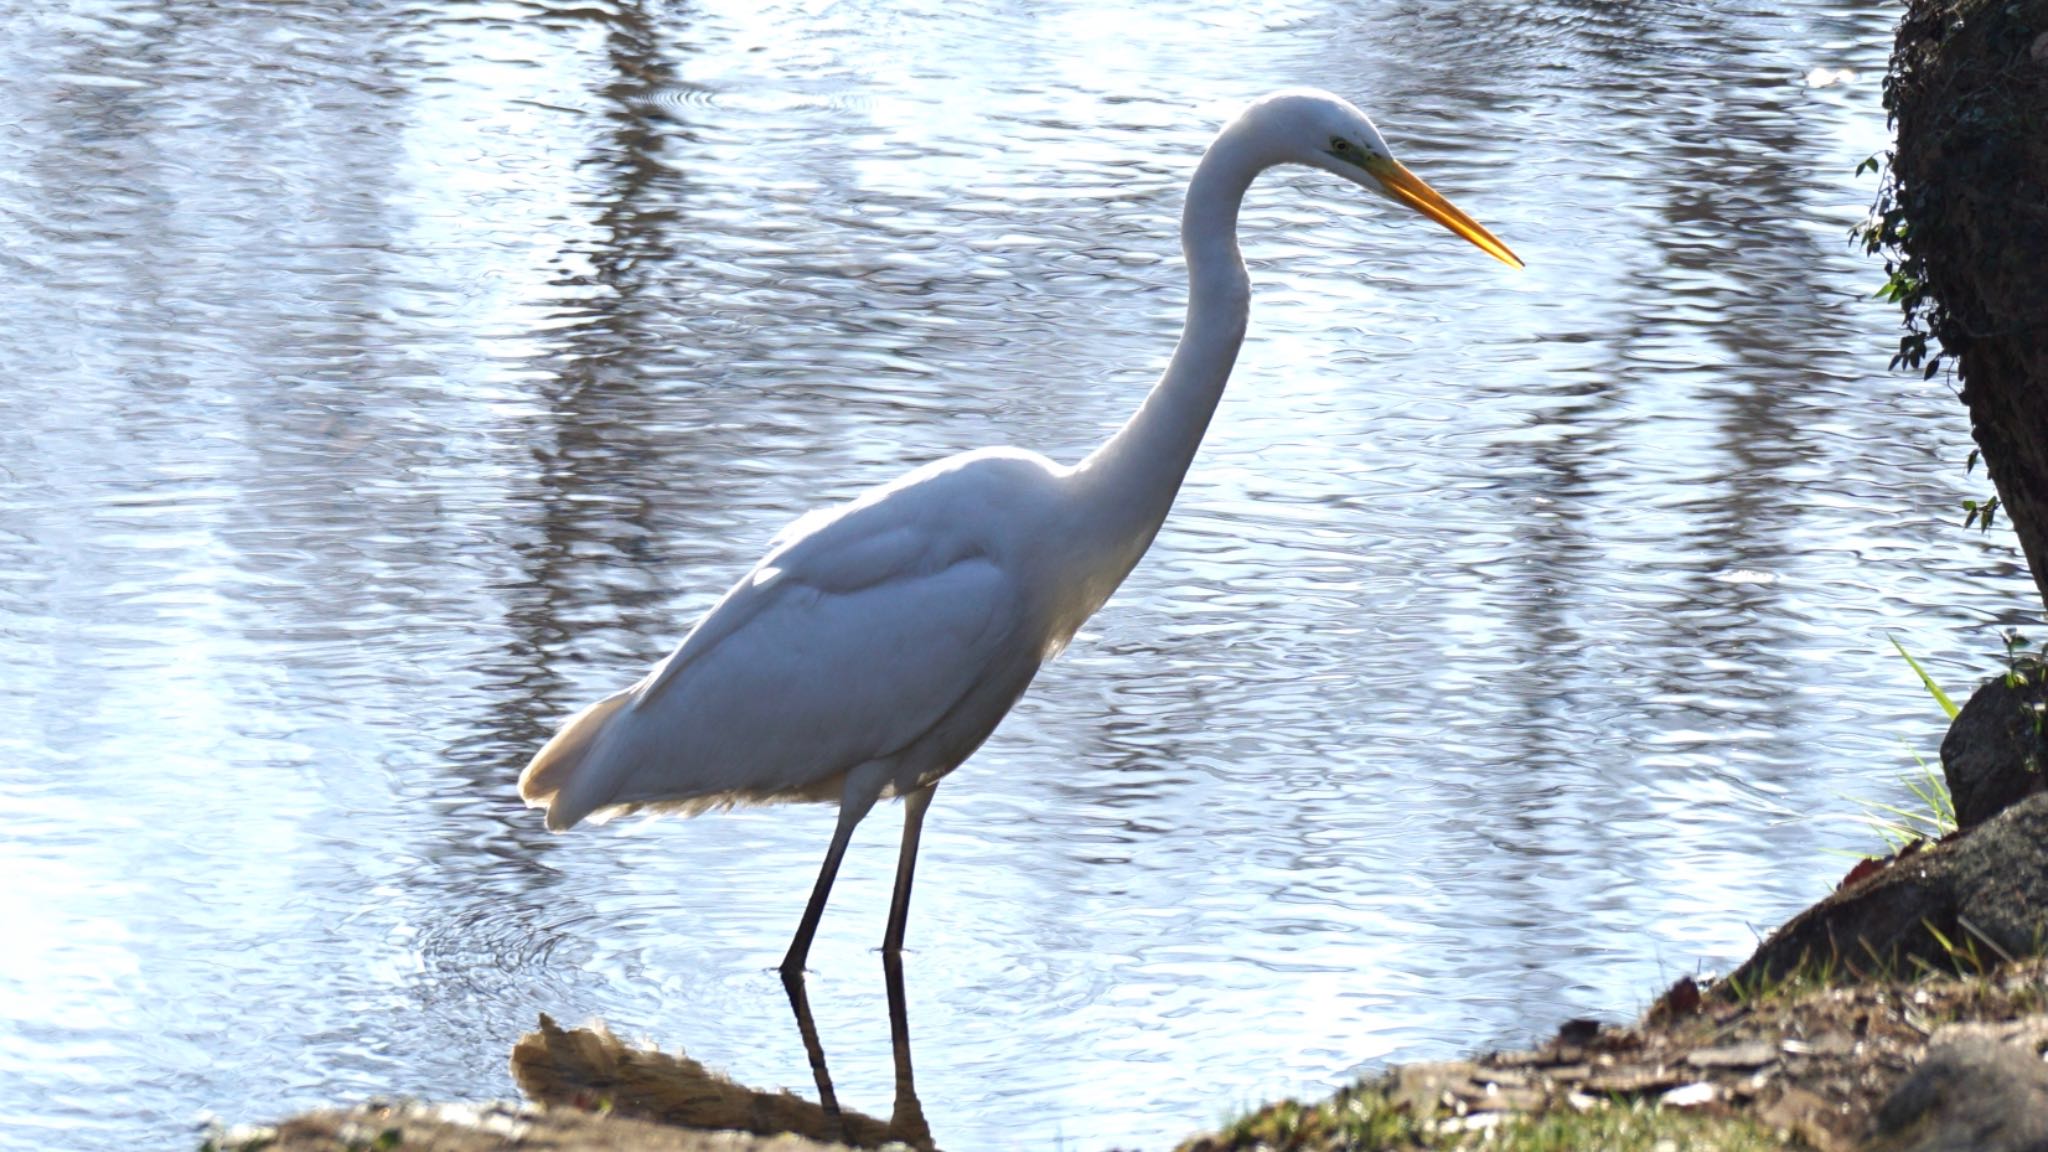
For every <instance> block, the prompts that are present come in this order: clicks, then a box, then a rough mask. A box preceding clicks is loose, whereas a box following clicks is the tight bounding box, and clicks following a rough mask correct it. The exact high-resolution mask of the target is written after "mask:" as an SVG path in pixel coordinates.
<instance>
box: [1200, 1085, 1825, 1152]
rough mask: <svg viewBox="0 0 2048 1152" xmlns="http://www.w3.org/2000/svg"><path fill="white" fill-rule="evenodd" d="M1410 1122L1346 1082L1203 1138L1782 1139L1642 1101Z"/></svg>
mask: <svg viewBox="0 0 2048 1152" xmlns="http://www.w3.org/2000/svg"><path fill="white" fill-rule="evenodd" d="M1470 1123H1471V1118H1469V1117H1468V1118H1466V1119H1464V1120H1457V1119H1446V1120H1442V1121H1438V1122H1435V1123H1432V1122H1429V1121H1426V1120H1419V1119H1417V1118H1415V1117H1414V1116H1412V1115H1410V1114H1409V1112H1408V1111H1407V1110H1406V1109H1404V1108H1402V1107H1400V1106H1399V1105H1397V1104H1394V1103H1393V1102H1392V1101H1390V1100H1388V1099H1387V1097H1386V1096H1385V1095H1384V1094H1383V1093H1382V1092H1381V1091H1380V1090H1378V1089H1376V1088H1372V1087H1365V1086H1360V1087H1356V1088H1349V1089H1346V1090H1344V1091H1342V1092H1339V1093H1338V1094H1337V1095H1335V1096H1333V1097H1331V1098H1330V1099H1328V1100H1325V1101H1323V1102H1322V1103H1320V1104H1314V1105H1308V1104H1302V1103H1299V1102H1297V1101H1293V1100H1288V1101H1283V1102H1281V1103H1279V1104H1273V1105H1269V1106H1268V1107H1266V1108H1262V1109H1260V1110H1259V1111H1257V1112H1254V1113H1252V1114H1251V1115H1249V1116H1245V1117H1242V1118H1240V1119H1238V1120H1237V1121H1235V1122H1233V1123H1232V1124H1230V1125H1229V1126H1228V1127H1226V1128H1224V1129H1223V1130H1222V1131H1221V1132H1218V1133H1217V1134H1216V1135H1215V1136H1212V1137H1208V1138H1206V1141H1194V1142H1191V1143H1189V1144H1186V1145H1183V1146H1182V1150H1183V1152H1188V1150H1189V1149H1205V1150H1208V1152H1226V1150H1228V1152H1253V1150H1259V1152H1396V1150H1399V1152H1464V1150H1467V1149H1471V1150H1475V1152H1476V1150H1478V1149H1485V1150H1486V1152H1586V1150H1589V1149H1600V1150H1602V1152H1766V1150H1769V1152H1776V1150H1778V1149H1782V1148H1785V1147H1786V1145H1785V1144H1784V1143H1782V1142H1781V1141H1779V1140H1778V1139H1777V1137H1776V1136H1775V1135H1773V1134H1772V1133H1771V1132H1770V1130H1768V1129H1766V1128H1763V1127H1761V1126H1759V1125H1757V1124H1756V1123H1755V1122H1753V1121H1751V1120H1748V1119H1746V1118H1743V1117H1735V1116H1713V1115H1705V1114H1702V1113H1698V1112H1690V1111H1680V1110H1678V1109H1674V1108H1660V1107H1658V1106H1656V1105H1654V1104H1648V1103H1642V1102H1634V1103H1631V1102H1625V1101H1608V1102H1605V1103H1601V1104H1596V1105H1594V1106H1593V1107H1592V1108H1590V1109H1588V1110H1586V1111H1584V1112H1579V1111H1563V1110H1560V1111H1556V1112H1550V1113H1546V1114H1544V1115H1541V1116H1526V1115H1502V1116H1501V1117H1500V1119H1499V1121H1498V1122H1497V1123H1492V1124H1487V1125H1481V1126H1469V1127H1468V1125H1470Z"/></svg>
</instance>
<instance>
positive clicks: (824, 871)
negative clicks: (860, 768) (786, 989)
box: [782, 800, 873, 984]
mask: <svg viewBox="0 0 2048 1152" xmlns="http://www.w3.org/2000/svg"><path fill="white" fill-rule="evenodd" d="M871 804H873V801H872V800H870V801H869V802H868V804H860V805H852V804H847V803H845V802H844V801H841V802H840V805H839V826H838V827H837V828H834V829H833V830H832V845H831V847H829V848H827V849H825V863H824V864H823V865H822V866H821V867H819V869H818V882H817V883H816V884H815V885H813V886H812V887H811V902H810V903H809V904H807V905H805V906H804V918H803V920H802V921H800V922H799V923H798V924H797V926H796V938H795V939H794V940H791V941H790V942H789V951H788V952H787V953H785V954H784V955H783V957H782V980H783V983H785V984H787V983H788V982H789V981H791V980H795V981H797V982H799V983H801V982H802V981H803V978H804V960H805V959H806V958H807V957H809V956H810V954H811V937H813V936H816V935H817V934H818V920H819V918H820V917H822V916H824V915H825V898H826V897H828V896H830V895H832V880H833V878H834V877H836V876H838V875H839V861H840V860H841V859H842V858H844V857H845V855H846V846H847V844H849V843H851V842H852V840H853V826H854V825H856V824H858V823H860V818H861V817H863V816H865V815H867V814H868V807H869V805H871Z"/></svg>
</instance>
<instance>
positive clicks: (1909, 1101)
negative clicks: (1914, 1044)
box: [1865, 1035, 2048, 1152]
mask: <svg viewBox="0 0 2048 1152" xmlns="http://www.w3.org/2000/svg"><path fill="white" fill-rule="evenodd" d="M1871 1128H1872V1132H1871V1137H1870V1140H1869V1141H1868V1143H1867V1144H1866V1145H1865V1148H1866V1149H1867V1150H1868V1152H2048V1065H2044V1064H2042V1062H2041V1058H2040V1057H2039V1056H2037V1055H2035V1054H2034V1051H2033V1049H2032V1046H2031V1045H2022V1044H2009V1043H2000V1042H1999V1041H1997V1040H1994V1039H1991V1038H1990V1037H1987V1036H1982V1035H1961V1036H1953V1037H1943V1036H1939V1035H1938V1036H1937V1037H1936V1038H1935V1042H1934V1043H1933V1044H1931V1045H1930V1046H1929V1047H1928V1050H1927V1058H1926V1059H1925V1060H1923V1061H1921V1062H1920V1067H1919V1068H1918V1069H1917V1070H1915V1071H1914V1073H1913V1074H1912V1075H1911V1076H1908V1077H1907V1078H1906V1079H1905V1081H1904V1082H1903V1083H1901V1084H1900V1085H1899V1086H1898V1087H1897V1088H1896V1089H1894V1090H1893V1091H1892V1094H1891V1095H1890V1096H1889V1097H1887V1098H1886V1100H1885V1102H1884V1104H1883V1105H1882V1106H1880V1107H1879V1108H1878V1110H1877V1114H1876V1116H1874V1117H1873V1118H1872V1124H1871Z"/></svg>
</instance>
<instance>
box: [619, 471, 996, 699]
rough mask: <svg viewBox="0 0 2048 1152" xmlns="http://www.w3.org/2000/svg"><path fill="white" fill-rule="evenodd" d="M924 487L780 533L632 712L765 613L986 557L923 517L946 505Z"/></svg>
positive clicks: (647, 682) (826, 513) (654, 674)
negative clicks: (793, 599) (790, 601)
mask: <svg viewBox="0 0 2048 1152" xmlns="http://www.w3.org/2000/svg"><path fill="white" fill-rule="evenodd" d="M930 487H937V486H936V485H929V486H928V485H919V486H918V487H917V489H913V490H904V491H898V492H894V493H890V492H888V490H886V489H885V490H883V491H882V492H879V493H877V495H893V496H894V497H896V498H895V499H891V500H879V501H878V500H873V499H868V500H862V501H860V502H857V503H855V504H852V505H848V506H844V507H841V508H837V509H831V510H823V511H822V514H821V512H811V513H807V514H805V515H803V516H801V517H798V518H797V519H796V520H795V521H794V522H792V523H791V524H790V525H789V526H788V527H786V528H784V529H783V530H782V531H781V532H779V533H777V534H776V536H775V539H774V540H773V541H772V542H771V543H770V546H769V550H768V554H767V555H766V556H764V557H762V558H761V560H760V562H759V563H757V564H755V565H754V567H753V570H752V571H750V572H748V573H747V574H746V575H745V576H743V577H741V578H740V580H739V582H738V583H737V584H734V585H733V586H732V587H731V588H729V589H727V590H726V593H725V595H724V596H722V597H720V598H719V601H718V603H716V604H714V605H712V606H711V609H710V610H709V611H707V612H705V613H704V615H703V616H702V617H700V618H699V619H698V621H697V623H696V625H695V626H694V627H692V628H691V629H690V633H689V635H687V636H685V637H683V642H682V643H681V644H678V645H677V646H676V649H675V651H673V652H671V653H669V654H668V656H666V657H665V658H663V659H662V661H661V662H660V663H658V664H656V665H655V666H654V667H653V668H652V669H651V670H649V671H648V673H647V676H646V677H645V678H644V679H643V680H642V681H641V682H640V683H639V684H637V685H635V686H634V689H633V693H634V698H633V707H634V708H636V709H638V708H642V707H645V706H646V705H648V704H649V703H650V702H652V701H654V700H656V699H659V698H660V696H661V693H662V690H663V689H664V688H665V687H666V686H667V685H668V683H669V682H670V681H671V680H672V679H674V678H675V677H676V676H678V675H680V674H681V673H682V671H683V670H684V669H685V668H688V667H689V666H690V665H691V664H693V663H695V662H696V661H697V660H699V659H701V658H703V657H704V656H705V655H706V654H707V653H709V652H711V651H713V650H714V649H716V648H717V647H718V646H719V645H720V644H722V643H723V642H724V641H725V640H726V638H727V637H729V636H731V635H733V634H734V633H736V632H739V631H741V630H743V629H745V628H746V627H747V626H748V624H749V623H750V622H751V621H752V620H753V619H754V618H755V617H756V616H757V615H759V614H760V613H762V612H763V611H765V610H767V609H769V608H771V607H773V606H774V605H776V604H778V603H782V602H783V601H784V600H785V599H786V598H788V597H790V596H792V595H794V596H797V597H802V596H804V595H806V594H810V595H831V596H850V595H855V594H858V593H861V592H864V591H868V590H871V589H877V588H880V587H884V586H887V585H891V584H895V585H897V586H898V587H899V588H900V587H905V586H906V582H908V581H914V580H916V579H918V578H920V577H924V576H930V575H932V574H935V573H938V572H942V571H944V570H945V569H947V568H950V567H952V566H954V565H956V564H960V563H964V562H968V561H971V560H973V559H974V558H976V557H977V556H980V555H982V553H983V549H982V548H981V546H980V544H979V543H978V542H977V541H976V540H975V539H974V537H973V534H972V533H970V532H965V531H959V530H954V531H947V530H945V529H944V528H943V527H935V524H934V520H935V519H936V520H939V521H943V520H944V519H946V518H945V517H936V518H934V517H931V516H929V515H924V514H921V508H929V507H931V506H932V505H934V504H942V503H943V501H939V500H933V499H931V498H930V497H931V496H933V495H936V493H932V492H929V491H927V490H926V489H927V488H930Z"/></svg>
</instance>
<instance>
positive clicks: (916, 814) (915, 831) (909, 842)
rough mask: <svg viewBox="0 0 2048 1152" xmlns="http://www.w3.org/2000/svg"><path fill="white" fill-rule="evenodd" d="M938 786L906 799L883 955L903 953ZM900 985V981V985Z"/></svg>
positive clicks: (918, 791)
mask: <svg viewBox="0 0 2048 1152" xmlns="http://www.w3.org/2000/svg"><path fill="white" fill-rule="evenodd" d="M938 788H939V786H938V785H937V784H936V783H933V784H927V785H925V786H924V787H922V788H919V789H918V790H917V791H915V792H912V793H911V794H910V795H908V796H906V797H904V798H903V852H902V854H901V855H900V856H898V857H897V858H896V896H895V898H894V899H892V900H890V901H889V928H888V930H887V931H886V932H884V933H883V934H882V955H883V956H885V957H887V956H895V955H898V954H900V953H901V952H902V951H903V929H904V926H905V925H906V924H908V923H909V921H910V881H911V877H912V876H913V875H915V874H916V872H917V838H918V836H919V835H920V834H921V833H922V832H923V831H924V810H925V809H926V808H929V807H931V803H932V793H934V792H936V791H938ZM899 983H900V981H899Z"/></svg>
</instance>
